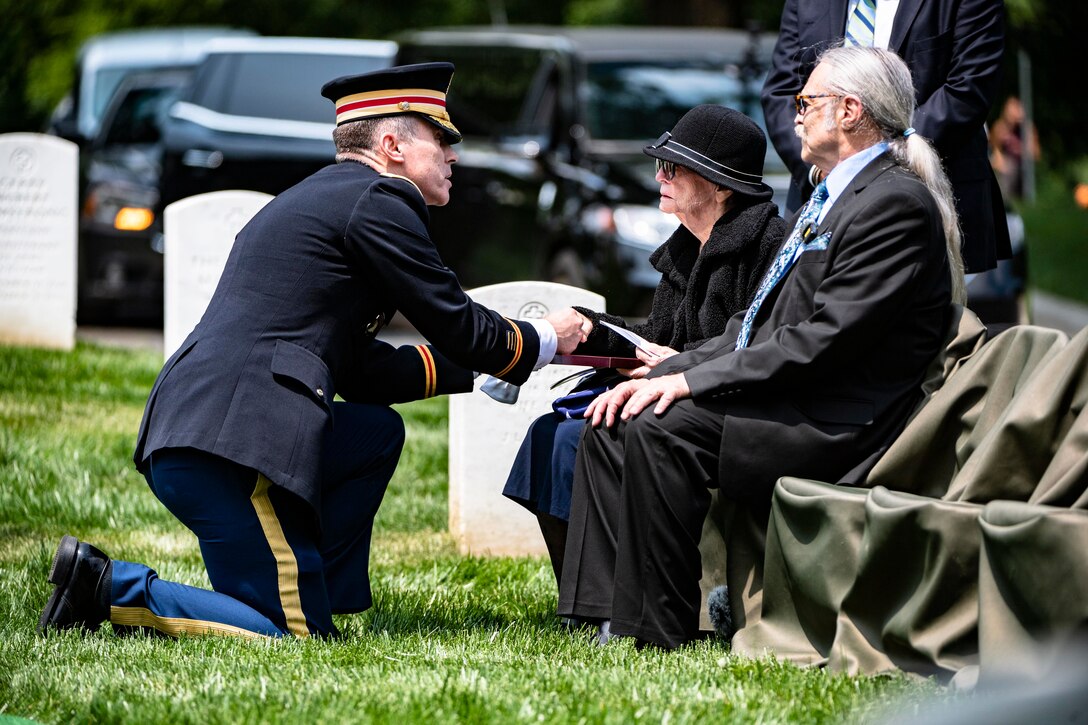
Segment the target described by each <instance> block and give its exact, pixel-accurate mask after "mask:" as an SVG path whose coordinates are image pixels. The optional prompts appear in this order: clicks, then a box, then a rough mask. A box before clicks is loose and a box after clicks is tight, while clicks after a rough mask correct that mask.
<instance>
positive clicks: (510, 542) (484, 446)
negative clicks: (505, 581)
mask: <svg viewBox="0 0 1088 725" xmlns="http://www.w3.org/2000/svg"><path fill="white" fill-rule="evenodd" d="M468 294H469V296H470V297H472V299H473V300H475V301H476V302H478V303H480V304H482V305H485V306H487V307H490V308H491V309H493V310H495V311H497V312H499V313H500V314H503V315H505V316H507V317H509V318H511V319H529V318H537V317H544V316H546V315H547V314H548V313H549V312H551V311H553V310H560V309H563V308H565V307H570V306H571V305H579V306H582V307H588V308H590V309H593V310H602V311H603V310H604V304H605V301H604V298H603V297H601V296H600V295H598V294H596V293H594V292H588V291H586V290H584V289H580V288H578V287H568V286H567V285H561V284H553V283H551V282H507V283H504V284H497V285H491V286H488V287H479V288H477V289H474V290H469V292H468ZM577 369H578V368H574V367H571V366H567V365H549V366H547V367H545V368H543V369H542V370H538V371H537V372H535V373H533V374H532V375H531V376H530V378H529V381H528V382H527V383H526V384H525V385H523V386H522V387H521V391H520V393H519V394H518V401H517V403H515V404H514V405H504V404H502V403H498V402H496V401H494V400H492V399H491V398H489V397H488V396H487V395H485V394H484V393H482V392H481V391H480V390H479V387H480V384H481V383H482V382H483V380H484V379H485V376H483V375H481V376H480V377H479V378H478V379H477V381H476V390H475V391H474V392H472V393H468V394H465V395H453V396H450V418H449V425H450V450H449V459H450V460H449V463H450V511H449V515H450V521H449V524H450V533H451V534H453V536H454V538H455V539H456V540H457V543H458V546H459V548H460V550H461V551H462V553H466V554H467V553H471V554H490V555H495V556H521V555H530V554H531V555H539V554H545V553H547V549H546V548H545V546H544V540H543V538H541V535H540V530H539V529H538V528H537V524H536V517H535V516H533V514H531V513H529V511H527V510H526V509H525V508H523V507H522V506H520V505H519V504H516V503H514V502H513V501H511V500H509V499H507V498H505V497H504V496H503V495H502V489H503V485H504V484H505V483H506V476H507V474H508V473H509V472H510V464H511V463H512V462H513V460H514V455H515V454H516V453H517V451H518V448H519V447H520V446H521V441H522V438H524V436H525V432H526V431H527V430H528V429H529V424H530V423H532V422H533V420H535V419H536V418H537V417H538V416H540V415H543V414H544V413H547V412H548V411H550V410H551V403H552V401H553V400H554V399H555V398H557V397H559V395H561V394H563V393H565V392H567V390H566V389H564V390H562V391H556V390H551V389H550V386H551V385H552V384H553V383H555V382H556V381H558V380H559V379H561V378H563V377H564V376H566V375H570V374H571V373H572V372H574V371H575V370H577ZM567 387H569V386H567Z"/></svg>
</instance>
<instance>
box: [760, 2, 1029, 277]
mask: <svg viewBox="0 0 1088 725" xmlns="http://www.w3.org/2000/svg"><path fill="white" fill-rule="evenodd" d="M839 42H843V43H845V44H846V45H865V46H875V47H878V48H886V49H887V50H891V51H893V52H895V53H897V54H898V55H899V56H900V57H901V58H902V59H903V60H905V61H906V63H907V67H909V68H910V71H911V76H912V77H913V80H914V93H915V101H916V102H917V104H918V108H917V111H916V112H915V115H914V127H915V128H916V129H917V131H918V133H919V134H920V135H922V136H924V137H925V138H927V139H929V141H930V142H931V143H932V144H933V146H934V148H936V150H937V153H938V154H940V157H941V161H942V163H943V164H944V168H945V172H946V173H947V175H948V179H949V181H951V182H952V193H953V196H954V197H955V199H956V211H957V213H958V215H959V219H960V225H961V228H962V230H963V261H964V267H965V269H966V271H967V272H969V273H976V272H984V271H986V270H988V269H993V268H994V267H995V266H996V264H997V260H999V259H1006V258H1008V257H1009V256H1011V254H1012V250H1011V245H1010V242H1009V230H1008V226H1007V222H1006V219H1005V206H1004V202H1003V201H1002V198H1001V190H1000V187H999V186H998V183H997V179H996V177H995V176H994V173H993V169H992V167H991V166H990V161H989V158H988V155H987V151H988V147H989V144H988V142H987V139H986V128H985V124H986V118H987V115H988V114H989V112H990V108H991V107H992V106H993V104H994V102H995V100H996V97H997V93H998V87H999V85H1000V82H1001V57H1002V55H1003V53H1004V51H1005V4H1004V2H1003V1H1002V0H925V1H923V0H804V1H803V2H802V0H786V4H785V7H784V8H783V10H782V25H781V28H780V30H779V35H778V43H777V44H776V45H775V49H774V57H773V65H772V68H771V71H770V73H769V74H768V76H767V81H766V83H764V85H763V113H764V116H765V117H766V122H767V132H768V135H769V136H770V139H771V143H772V144H774V148H775V150H776V151H778V155H779V156H781V157H782V160H783V161H784V162H785V164H786V166H787V167H788V168H789V169H790V173H791V175H792V177H793V178H792V181H791V184H790V193H789V199H788V201H787V206H788V207H789V211H790V212H791V213H792V212H793V211H794V210H796V209H797V208H798V207H799V206H800V205H801V204H802V203H803V202H804V201H805V200H806V199H808V197H809V194H811V193H812V189H813V187H814V186H815V184H817V183H819V181H820V179H819V178H818V177H819V172H818V171H816V169H815V167H813V166H811V165H810V164H808V163H806V162H805V161H804V160H803V159H802V158H801V144H800V142H799V141H798V139H797V137H796V136H795V135H794V124H793V120H794V115H795V109H794V106H793V97H794V94H796V93H798V92H799V91H800V89H801V87H802V86H804V84H805V81H806V80H807V79H808V76H809V74H810V73H811V72H812V69H813V67H814V65H815V61H816V57H817V56H818V55H819V54H820V53H821V52H822V51H823V50H825V49H826V48H828V47H830V46H832V45H835V44H838V43H839ZM787 216H788V215H787Z"/></svg>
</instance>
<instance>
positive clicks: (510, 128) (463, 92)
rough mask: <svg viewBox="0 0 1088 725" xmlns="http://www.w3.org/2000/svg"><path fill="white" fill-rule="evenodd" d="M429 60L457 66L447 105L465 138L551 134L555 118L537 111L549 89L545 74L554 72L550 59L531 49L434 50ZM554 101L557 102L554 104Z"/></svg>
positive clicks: (430, 52) (465, 48)
mask: <svg viewBox="0 0 1088 725" xmlns="http://www.w3.org/2000/svg"><path fill="white" fill-rule="evenodd" d="M426 55H427V56H428V57H427V58H411V59H410V61H405V62H421V61H423V60H425V59H434V60H438V59H441V60H448V61H451V62H452V63H453V64H454V65H455V66H456V67H457V73H456V74H455V75H454V81H453V84H452V85H451V88H450V94H449V96H448V98H447V104H448V108H449V112H450V116H451V117H452V118H453V122H454V123H455V124H457V129H458V130H459V131H461V133H462V134H464V135H465V136H477V137H485V138H498V137H503V136H521V135H536V134H543V133H547V132H549V131H550V128H549V126H548V124H549V123H550V115H549V114H547V113H539V112H538V104H539V103H540V102H542V101H543V99H538V98H534V97H533V96H534V91H538V90H540V89H542V88H544V89H546V88H547V84H546V83H544V84H542V83H541V82H540V80H541V74H547V73H549V71H550V70H551V66H552V64H551V63H545V62H544V58H545V54H544V53H543V52H542V51H540V50H535V49H532V48H488V47H464V46H461V47H447V48H429V49H428V50H427V53H426ZM553 102H554V101H553Z"/></svg>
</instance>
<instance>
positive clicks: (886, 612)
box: [733, 326, 1088, 684]
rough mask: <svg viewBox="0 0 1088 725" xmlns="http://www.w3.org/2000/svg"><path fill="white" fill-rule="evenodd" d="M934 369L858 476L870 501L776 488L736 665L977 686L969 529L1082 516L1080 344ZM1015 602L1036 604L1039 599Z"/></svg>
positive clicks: (975, 565) (1078, 561)
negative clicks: (939, 374)
mask: <svg viewBox="0 0 1088 725" xmlns="http://www.w3.org/2000/svg"><path fill="white" fill-rule="evenodd" d="M944 369H946V370H948V371H950V374H948V376H947V377H946V378H945V379H944V382H943V384H941V385H939V386H938V387H936V388H935V389H934V390H933V392H932V394H931V395H930V396H929V397H928V399H927V400H926V402H925V403H924V405H923V406H922V407H921V408H920V409H919V410H918V411H917V412H916V414H915V415H914V417H913V418H912V419H911V420H910V422H909V423H908V425H907V427H906V429H905V430H904V432H903V434H902V435H901V436H900V437H899V438H898V439H897V441H896V442H895V443H894V444H893V445H892V447H891V448H890V449H889V450H888V451H887V453H886V454H885V455H884V456H883V457H882V458H881V460H880V461H879V462H878V463H877V465H876V466H875V467H874V469H873V471H872V472H871V474H870V476H869V479H868V481H867V485H868V486H871V487H872V488H871V489H866V488H846V487H842V486H834V485H831V484H828V483H821V482H813V481H803V480H799V479H790V478H783V479H782V480H780V481H779V483H778V485H777V486H776V489H775V493H774V497H773V503H772V513H771V519H770V522H769V525H768V530H767V540H766V546H765V560H764V573H763V583H764V590H763V597H762V607H761V609H760V611H759V613H758V614H756V615H754V616H752V617H751V618H750V619H751V623H750V626H748V627H747V628H745V629H743V630H741V631H739V632H738V633H737V635H736V637H734V639H733V647H734V650H735V651H736V652H739V653H742V654H748V655H753V656H759V655H762V654H764V653H767V652H771V653H773V654H775V655H776V656H778V657H781V658H785V659H789V660H792V661H795V662H798V663H803V664H817V665H827V666H828V667H829V668H831V669H833V670H836V671H844V672H850V673H876V672H881V671H885V670H889V669H903V670H907V671H910V672H917V673H920V674H925V675H934V676H936V677H938V678H939V679H941V680H947V679H950V678H952V677H953V676H958V680H959V681H960V682H965V683H968V684H970V682H971V681H972V679H973V678H974V676H975V675H976V674H978V665H979V663H980V662H981V665H982V673H983V676H985V668H986V666H987V662H988V661H987V659H986V658H984V657H983V658H981V659H980V651H986V647H987V644H986V640H985V636H986V635H987V633H988V632H990V631H991V630H993V628H990V629H987V628H986V627H985V626H983V625H982V623H983V622H986V621H987V616H988V615H989V611H988V609H986V607H987V606H988V605H987V601H989V600H986V601H982V600H980V593H979V590H980V587H981V586H982V584H981V582H983V581H984V579H985V577H984V576H983V575H982V574H981V573H980V572H982V571H983V570H984V569H985V566H984V565H983V564H982V563H980V560H981V552H982V546H983V544H982V542H983V537H984V531H985V529H984V523H983V522H982V521H981V520H980V517H981V516H982V513H983V510H984V507H985V505H986V504H989V503H991V502H995V501H996V502H1005V501H1012V502H1021V503H1020V505H1026V504H1029V503H1030V504H1049V506H1050V508H1052V509H1069V508H1076V509H1081V508H1085V507H1086V503H1088V469H1086V466H1088V414H1085V412H1084V408H1085V402H1088V329H1086V330H1084V331H1082V332H1081V333H1080V334H1078V335H1077V336H1076V337H1074V339H1073V340H1072V341H1069V340H1068V338H1066V337H1065V336H1064V335H1063V334H1062V333H1059V332H1056V331H1054V330H1049V329H1045V328H1038V327H1032V326H1021V327H1015V328H1011V329H1010V330H1008V331H1006V332H1005V333H1003V334H1001V335H999V336H997V337H995V338H994V339H992V340H990V341H988V342H986V343H985V345H983V346H982V347H981V348H977V349H975V350H973V351H971V352H970V353H969V354H968V356H967V357H966V358H965V357H963V356H961V357H960V358H959V359H958V362H957V363H956V364H955V365H953V366H947V365H946V366H944ZM992 505H994V506H997V505H998V504H992ZM1001 505H1004V504H1001ZM995 515H996V514H995ZM1077 520H1078V521H1079V520H1080V519H1079V517H1077ZM1063 521H1064V519H1063ZM1040 530H1042V529H1040ZM1055 536H1059V537H1061V536H1068V535H1067V534H1055ZM1065 545H1066V546H1069V547H1070V550H1075V543H1068V542H1067V543H1066V544H1065ZM1026 548H1027V549H1029V550H1030V548H1031V547H1030V546H1028V547H1026ZM1079 551H1080V552H1081V553H1082V555H1081V556H1080V557H1079V558H1077V557H1071V558H1069V559H1068V560H1065V561H1061V560H1059V558H1057V557H1054V558H1053V559H1052V562H1048V561H1047V559H1046V557H1042V556H1040V557H1039V560H1038V561H1037V562H1035V563H1034V565H1033V566H1034V568H1035V570H1036V571H1033V572H1032V574H1031V576H1036V575H1039V576H1044V577H1051V578H1052V579H1053V580H1054V581H1062V580H1063V578H1071V579H1072V580H1074V581H1076V582H1078V584H1077V586H1080V585H1081V584H1080V583H1084V582H1088V557H1085V556H1084V555H1083V552H1085V549H1084V547H1083V545H1082V546H1081V548H1080V550H1079ZM1059 562H1060V563H1059ZM1012 571H1013V572H1014V573H1013V574H1010V575H1009V576H1013V577H1014V578H1016V577H1017V576H1021V577H1023V576H1024V575H1023V574H1016V573H1015V572H1018V571H1022V569H1020V568H1017V567H1014V569H1013V570H1012ZM1040 572H1042V573H1040ZM1001 586H1002V587H1003V588H1002V589H1001V591H1003V592H1007V591H1009V586H1008V585H1007V584H1004V585H1001ZM1085 586H1088V584H1086V585H1085ZM1024 590H1025V591H1024V592H1022V594H1023V595H1024V596H1035V597H1037V598H1045V597H1049V596H1050V595H1049V592H1048V591H1047V588H1046V587H1043V588H1041V589H1039V590H1035V589H1034V588H1033V587H1030V586H1026V585H1025V586H1024ZM1033 591H1034V592H1035V593H1034V594H1032V592H1033ZM991 593H992V592H991ZM991 599H992V597H991ZM1080 601H1081V602H1082V603H1083V601H1084V599H1083V598H1082V599H1081V600H1080ZM1032 606H1033V607H1035V608H1032V607H1028V608H1027V609H1024V608H1023V607H1022V608H1021V609H1022V610H1023V611H1035V609H1037V606H1036V605H1032ZM1055 606H1058V605H1055ZM1070 606H1072V605H1068V606H1065V605H1062V606H1058V608H1059V609H1060V610H1061V611H1062V615H1061V616H1063V617H1067V618H1068V617H1072V619H1074V620H1076V619H1077V617H1078V616H1079V617H1080V618H1081V619H1083V613H1082V610H1078V611H1080V612H1081V614H1079V615H1078V614H1077V613H1076V612H1073V613H1072V614H1070V612H1069V609H1070ZM980 607H981V608H980ZM1063 607H1064V608H1063ZM1016 616H1019V615H1016ZM1054 616H1058V615H1054ZM1025 626H1027V625H1025ZM995 627H996V625H995ZM1008 629H1009V626H1008V625H1004V626H1002V627H999V628H997V629H996V630H993V631H1008ZM989 661H993V658H991V659H990V660H989Z"/></svg>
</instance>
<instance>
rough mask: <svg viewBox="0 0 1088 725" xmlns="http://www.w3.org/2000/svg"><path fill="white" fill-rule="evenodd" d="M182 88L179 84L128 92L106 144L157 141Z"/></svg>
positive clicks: (111, 126)
mask: <svg viewBox="0 0 1088 725" xmlns="http://www.w3.org/2000/svg"><path fill="white" fill-rule="evenodd" d="M179 90H180V89H179V88H178V87H177V86H170V87H158V88H138V89H133V90H131V91H129V92H128V93H127V94H126V95H125V97H124V99H123V100H122V101H121V104H120V105H119V106H118V107H117V112H116V114H114V117H113V121H112V122H111V123H110V127H109V130H108V131H107V132H106V145H107V146H109V145H112V144H132V143H155V142H156V141H158V140H159V137H160V135H161V129H162V120H163V117H164V115H165V113H166V111H167V109H168V108H169V106H170V105H171V104H172V103H173V101H174V100H176V99H177V96H178V92H179Z"/></svg>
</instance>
